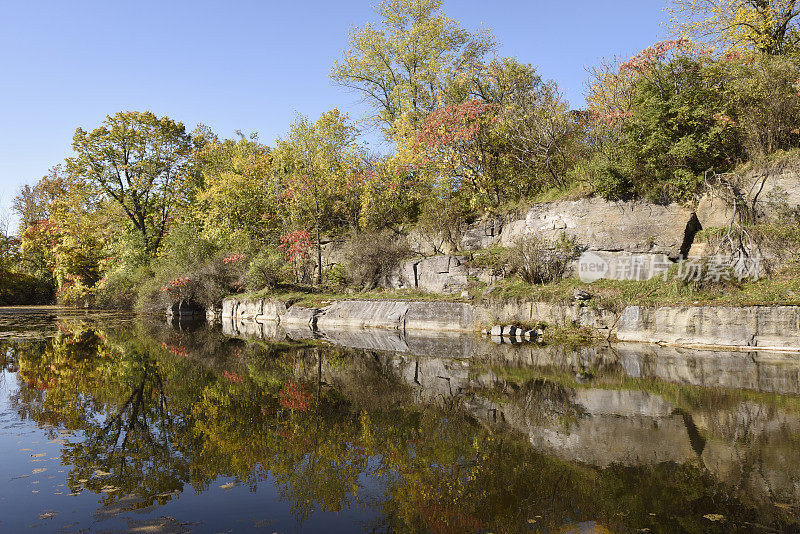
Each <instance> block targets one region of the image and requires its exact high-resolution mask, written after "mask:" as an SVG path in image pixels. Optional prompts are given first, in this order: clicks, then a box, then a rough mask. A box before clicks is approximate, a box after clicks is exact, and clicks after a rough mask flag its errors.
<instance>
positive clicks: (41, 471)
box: [33, 467, 47, 475]
mask: <svg viewBox="0 0 800 534" xmlns="http://www.w3.org/2000/svg"><path fill="white" fill-rule="evenodd" d="M45 471H47V468H46V467H37V468H36V469H34V470H33V474H34V475H36V474H38V473H44V472H45Z"/></svg>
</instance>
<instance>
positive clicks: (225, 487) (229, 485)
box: [220, 482, 233, 490]
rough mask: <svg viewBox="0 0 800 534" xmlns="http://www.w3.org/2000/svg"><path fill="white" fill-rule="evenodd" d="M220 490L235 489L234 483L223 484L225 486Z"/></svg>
mask: <svg viewBox="0 0 800 534" xmlns="http://www.w3.org/2000/svg"><path fill="white" fill-rule="evenodd" d="M220 488H222V489H224V490H229V489H231V488H233V482H228V483H227V484H223V485H221V486H220Z"/></svg>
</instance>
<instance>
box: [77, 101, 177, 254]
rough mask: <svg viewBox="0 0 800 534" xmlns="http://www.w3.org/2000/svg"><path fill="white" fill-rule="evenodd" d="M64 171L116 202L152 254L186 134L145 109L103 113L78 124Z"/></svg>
mask: <svg viewBox="0 0 800 534" xmlns="http://www.w3.org/2000/svg"><path fill="white" fill-rule="evenodd" d="M72 148H73V150H74V151H75V153H76V155H75V156H74V157H72V158H68V159H67V170H68V171H69V172H70V173H71V174H72V175H73V176H76V177H80V178H81V179H83V180H84V181H85V183H86V185H87V186H90V187H94V188H97V189H99V191H101V192H102V193H103V194H104V195H105V196H107V197H108V198H109V199H112V200H113V201H114V202H116V203H117V204H118V205H119V206H120V207H121V208H122V211H123V213H124V215H125V216H126V217H127V219H128V220H129V221H130V223H131V224H132V225H133V227H134V228H135V229H136V231H137V232H139V234H140V235H141V237H142V243H143V246H144V249H145V251H146V252H147V253H148V254H151V255H153V254H155V253H156V251H157V250H158V248H159V246H160V245H161V240H162V238H163V237H164V233H165V232H166V230H167V221H168V219H169V217H170V210H171V209H172V208H173V206H174V204H175V200H176V196H177V191H176V188H175V184H176V179H177V177H178V176H179V175H180V173H181V172H182V171H183V170H184V168H185V166H186V165H187V163H188V160H189V156H190V154H191V149H192V146H191V141H190V136H189V135H188V134H187V133H186V129H185V127H184V126H183V124H182V123H180V122H175V121H173V120H172V119H170V118H169V117H161V118H158V117H156V116H155V115H154V114H153V113H151V112H149V111H145V112H137V111H124V112H120V113H117V114H116V115H113V116H108V117H106V120H105V121H103V125H102V126H100V127H98V128H95V129H94V130H92V131H91V132H87V131H85V130H83V129H82V128H78V129H77V130H76V131H75V135H74V136H73V142H72Z"/></svg>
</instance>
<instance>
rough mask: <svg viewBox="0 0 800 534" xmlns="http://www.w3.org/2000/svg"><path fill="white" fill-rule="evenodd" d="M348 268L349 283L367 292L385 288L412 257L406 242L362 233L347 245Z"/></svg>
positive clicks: (391, 235) (391, 236) (382, 234)
mask: <svg viewBox="0 0 800 534" xmlns="http://www.w3.org/2000/svg"><path fill="white" fill-rule="evenodd" d="M347 256H348V261H347V265H346V269H347V273H348V275H349V278H350V283H352V284H353V285H355V286H357V287H361V288H364V289H367V290H369V289H374V288H375V287H377V286H379V285H381V284H383V283H384V282H385V280H386V279H387V278H388V277H389V276H390V275H391V274H392V272H394V271H395V270H396V269H397V267H398V266H399V265H400V263H401V262H402V261H403V260H404V259H406V258H408V257H409V256H411V249H410V248H409V246H408V243H407V242H406V240H405V238H403V237H401V236H398V235H396V234H394V233H392V232H390V231H384V232H375V233H362V234H358V235H356V236H354V237H353V238H352V239H351V240H350V242H349V243H348V254H347Z"/></svg>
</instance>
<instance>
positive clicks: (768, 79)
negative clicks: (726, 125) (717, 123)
mask: <svg viewBox="0 0 800 534" xmlns="http://www.w3.org/2000/svg"><path fill="white" fill-rule="evenodd" d="M721 65H723V66H724V68H725V70H727V71H728V76H727V77H728V79H729V80H730V82H729V83H728V85H727V91H726V98H727V99H728V100H729V101H730V102H733V107H734V110H735V111H734V113H735V118H736V120H737V122H738V125H739V128H740V129H741V131H742V135H743V142H744V144H745V148H746V149H747V152H748V155H749V156H750V157H751V158H753V157H758V156H762V155H766V154H771V153H773V152H775V151H777V150H786V149H790V148H793V147H797V146H798V145H799V144H800V135H799V134H798V132H797V129H798V128H800V88H798V82H800V63H798V61H797V59H796V58H795V57H787V56H766V55H759V56H755V57H747V58H741V59H732V60H730V61H727V62H723V63H721Z"/></svg>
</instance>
